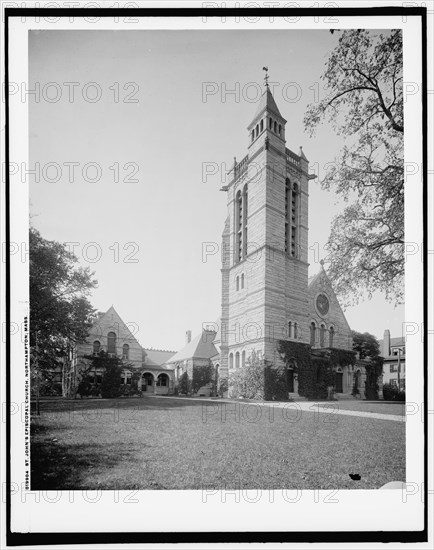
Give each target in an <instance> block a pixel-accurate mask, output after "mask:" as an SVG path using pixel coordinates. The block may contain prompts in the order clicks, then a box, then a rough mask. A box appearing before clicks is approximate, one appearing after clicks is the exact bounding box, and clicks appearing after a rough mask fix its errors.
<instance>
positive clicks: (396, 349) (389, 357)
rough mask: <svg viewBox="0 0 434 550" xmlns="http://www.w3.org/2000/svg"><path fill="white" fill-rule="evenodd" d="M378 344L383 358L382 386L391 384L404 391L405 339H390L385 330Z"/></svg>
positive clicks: (387, 331) (401, 337)
mask: <svg viewBox="0 0 434 550" xmlns="http://www.w3.org/2000/svg"><path fill="white" fill-rule="evenodd" d="M379 344H380V354H381V355H382V356H383V357H384V363H383V384H392V385H393V386H396V387H398V388H399V389H400V390H404V391H405V338H404V337H403V336H400V337H397V338H391V337H390V331H389V330H388V329H386V330H385V331H384V336H383V340H380V341H379ZM398 378H399V381H398Z"/></svg>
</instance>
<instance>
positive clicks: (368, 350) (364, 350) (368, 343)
mask: <svg viewBox="0 0 434 550" xmlns="http://www.w3.org/2000/svg"><path fill="white" fill-rule="evenodd" d="M351 335H352V337H353V350H354V351H357V352H358V353H359V357H360V359H367V358H371V359H373V358H374V357H378V356H379V355H380V344H379V343H378V340H377V339H376V338H375V336H374V335H373V334H369V332H363V333H361V332H357V331H355V330H352V331H351Z"/></svg>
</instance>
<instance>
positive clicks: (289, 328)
mask: <svg viewBox="0 0 434 550" xmlns="http://www.w3.org/2000/svg"><path fill="white" fill-rule="evenodd" d="M288 336H289V337H290V338H292V321H289V323H288Z"/></svg>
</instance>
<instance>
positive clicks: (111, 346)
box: [107, 332, 116, 354]
mask: <svg viewBox="0 0 434 550" xmlns="http://www.w3.org/2000/svg"><path fill="white" fill-rule="evenodd" d="M107 353H113V354H116V334H115V333H114V332H109V333H108V334H107Z"/></svg>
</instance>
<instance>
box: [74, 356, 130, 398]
mask: <svg viewBox="0 0 434 550" xmlns="http://www.w3.org/2000/svg"><path fill="white" fill-rule="evenodd" d="M85 359H86V360H87V361H88V365H87V368H86V370H85V371H83V372H82V380H81V381H83V380H86V377H88V375H89V373H90V372H91V371H97V370H98V371H102V372H103V376H102V384H101V388H100V389H101V396H102V397H104V398H110V397H119V396H120V395H121V393H122V390H121V384H122V378H121V374H122V370H123V369H128V368H131V367H132V365H131V364H130V363H127V362H126V361H124V360H123V359H121V358H120V357H117V356H116V355H111V354H109V353H107V352H105V351H104V350H101V351H100V352H99V353H98V355H86V356H85ZM78 393H80V391H78ZM80 395H82V394H81V393H80Z"/></svg>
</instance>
